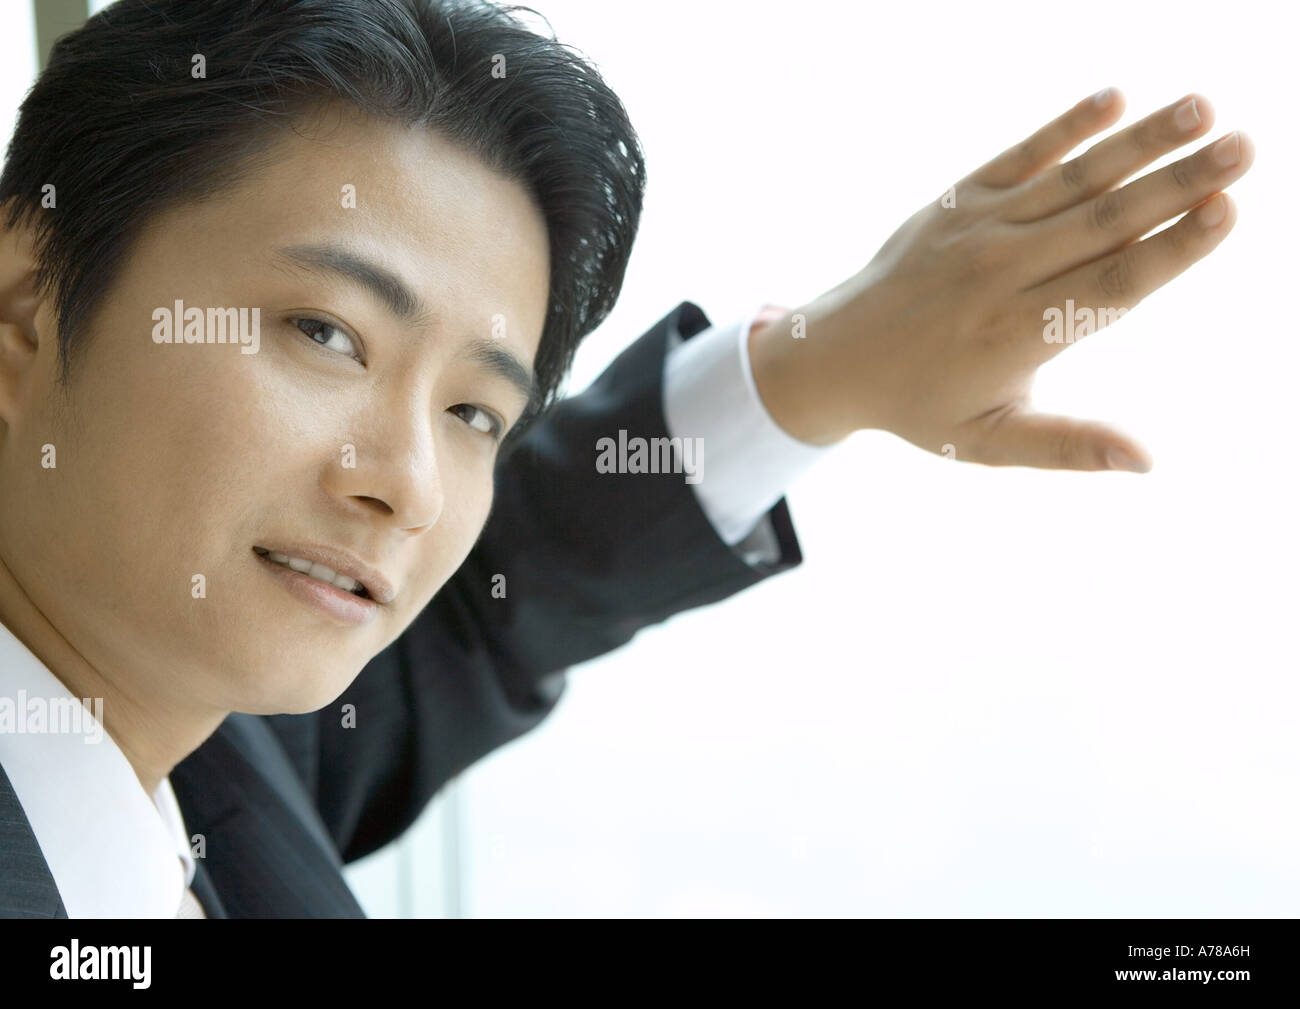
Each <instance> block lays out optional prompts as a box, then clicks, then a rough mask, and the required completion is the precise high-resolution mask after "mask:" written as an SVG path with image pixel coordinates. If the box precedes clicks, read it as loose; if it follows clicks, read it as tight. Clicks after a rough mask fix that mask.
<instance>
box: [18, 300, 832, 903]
mask: <svg viewBox="0 0 1300 1009" xmlns="http://www.w3.org/2000/svg"><path fill="white" fill-rule="evenodd" d="M759 312H760V309H755V310H754V311H753V312H751V313H749V315H747V316H746V317H745V318H743V319H741V320H738V321H737V322H735V323H733V324H732V325H729V326H725V327H717V326H715V327H712V328H710V329H708V330H706V331H704V332H702V333H699V334H697V335H696V336H694V337H692V338H691V339H690V340H687V341H682V340H680V339H677V340H675V341H674V343H675V345H674V346H672V347H671V348H670V349H669V352H668V354H667V356H666V359H665V362H664V386H663V396H664V416H665V420H666V422H667V428H668V434H669V436H670V437H679V438H687V437H691V438H701V439H703V445H704V447H705V450H706V451H707V453H708V457H707V463H708V468H707V469H706V470H705V471H704V473H705V476H704V479H702V480H701V481H700V482H698V483H694V484H691V487H692V488H693V489H694V492H695V494H696V495H697V497H698V500H699V502H700V506H701V508H702V510H703V511H704V513H705V514H706V515H707V516H708V518H709V521H710V522H711V523H712V524H713V527H714V528H715V529H716V530H717V531H718V535H719V537H720V538H721V539H722V540H723V541H724V542H725V543H727V544H728V545H729V546H732V547H734V548H735V549H736V550H737V551H739V552H740V554H741V556H742V557H744V558H745V559H746V561H747V562H748V563H751V564H753V563H756V562H757V561H759V560H766V561H772V560H775V559H777V557H778V556H779V551H778V549H777V544H776V536H775V533H774V532H773V530H772V528H771V522H770V520H768V519H767V518H766V517H765V516H766V513H767V512H768V511H769V510H770V509H771V508H772V505H774V504H775V503H776V502H777V501H778V500H780V498H781V496H782V495H783V494H784V493H785V488H786V487H787V486H788V485H789V484H790V483H791V482H792V481H793V480H794V479H795V478H796V477H798V476H799V475H800V474H801V473H802V472H804V471H805V470H806V469H807V468H808V467H809V466H811V465H812V464H813V463H815V462H816V461H817V460H818V459H820V458H822V457H823V456H824V455H826V453H827V452H828V451H830V449H829V448H824V447H819V446H813V445H808V444H806V443H804V442H800V441H797V440H795V439H794V438H792V437H790V436H789V435H788V434H786V433H785V431H783V430H782V429H781V428H780V427H779V426H777V424H776V422H775V421H774V420H773V419H772V417H771V415H770V414H769V413H768V412H767V409H766V408H765V407H764V406H763V403H762V400H761V399H760V398H759V395H758V390H757V388H756V387H755V385H754V376H753V372H752V370H751V368H750V363H749V344H748V338H749V331H750V328H751V326H752V324H753V323H754V321H755V319H756V317H757V316H758V315H759ZM20 690H22V691H25V692H26V693H25V696H26V697H27V698H33V697H40V698H51V697H60V698H67V697H70V696H72V695H71V694H70V693H69V691H68V690H67V689H66V688H65V687H64V686H63V684H62V683H61V682H60V681H59V680H58V678H57V677H55V676H54V674H53V673H51V672H50V670H49V669H47V668H46V667H45V665H44V664H43V663H42V662H41V660H40V659H38V658H37V657H36V656H35V655H33V654H32V653H31V652H30V651H29V650H28V649H27V647H26V646H25V645H24V644H23V643H22V642H21V641H19V640H18V639H17V638H16V637H15V636H14V635H13V633H12V632H11V631H10V630H9V629H8V628H7V627H5V626H4V625H3V624H2V623H0V697H8V698H14V699H17V698H18V697H20V696H23V695H20V694H19V691H20ZM19 715H20V716H21V712H19ZM87 720H88V721H93V716H89V717H88V719H87ZM98 735H99V736H100V740H99V742H88V741H87V737H86V736H84V735H81V734H76V733H66V732H65V733H45V734H36V733H27V734H16V733H15V734H10V733H5V732H0V766H2V767H3V768H4V771H5V774H6V775H8V777H9V781H10V783H11V784H12V785H13V788H14V792H15V794H16V795H17V796H18V801H19V802H21V803H22V806H23V811H24V812H25V813H26V814H27V819H28V820H29V821H30V823H31V826H32V832H33V833H34V834H35V835H36V841H37V843H38V844H39V845H40V848H41V853H42V854H43V855H44V856H45V861H46V862H47V863H48V864H49V867H50V872H51V873H52V874H53V876H54V881H55V884H56V885H57V886H58V888H59V894H60V895H61V896H62V898H63V904H64V907H65V908H66V910H67V912H68V917H69V918H105V917H115V918H146V917H147V918H174V917H176V912H177V908H179V907H180V903H181V897H182V894H183V892H184V889H185V888H186V887H188V886H189V885H190V884H191V883H192V882H193V880H194V871H195V866H194V859H193V857H192V856H191V853H190V847H189V842H188V838H187V833H186V829H185V824H184V822H183V820H182V817H181V812H180V808H179V806H178V805H177V802H176V796H175V793H174V792H173V791H172V787H171V782H170V781H169V780H168V779H166V778H164V779H163V781H162V783H161V784H160V785H159V786H158V790H157V791H156V792H155V793H154V794H153V796H152V798H150V796H148V795H146V794H145V790H144V788H143V786H142V785H141V784H140V782H139V779H137V778H136V776H135V772H134V771H133V770H132V769H131V765H130V763H129V762H128V761H127V759H126V757H125V756H124V755H123V753H122V751H121V750H120V749H119V748H118V747H117V744H115V743H114V742H113V740H112V739H111V738H110V737H109V736H108V734H107V733H106V732H100V733H99V734H98ZM52 786H53V787H52Z"/></svg>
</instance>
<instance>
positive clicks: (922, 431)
mask: <svg viewBox="0 0 1300 1009" xmlns="http://www.w3.org/2000/svg"><path fill="white" fill-rule="evenodd" d="M1108 90H1109V92H1110V94H1109V97H1104V98H1103V99H1102V100H1101V101H1100V102H1098V101H1096V100H1094V99H1093V98H1088V99H1085V100H1084V101H1082V102H1080V103H1079V104H1078V105H1076V106H1075V107H1074V108H1072V109H1071V110H1070V111H1068V112H1066V113H1065V114H1064V115H1062V116H1061V117H1059V118H1058V119H1056V120H1054V121H1053V122H1051V123H1049V124H1047V125H1046V126H1044V127H1043V128H1042V129H1040V130H1039V131H1038V132H1036V133H1035V134H1034V135H1033V136H1031V137H1029V139H1027V140H1025V141H1024V142H1023V143H1020V144H1017V145H1016V146H1014V147H1012V148H1009V149H1008V150H1007V151H1006V152H1005V153H1003V154H1001V155H999V156H998V157H996V158H994V159H993V160H992V161H990V162H989V163H988V164H986V165H984V166H983V167H982V168H980V169H979V170H977V171H975V172H973V173H972V174H970V175H968V176H967V177H966V178H964V179H962V180H961V181H960V182H958V183H957V184H956V186H955V187H954V190H950V192H949V194H947V196H946V197H945V198H943V199H940V200H936V201H935V202H934V203H933V204H930V205H929V206H926V207H923V208H922V209H921V210H920V211H918V212H917V213H916V214H914V215H913V216H912V217H911V218H910V219H909V220H908V221H907V222H906V223H905V224H904V225H903V226H902V227H901V228H899V229H898V231H896V232H895V233H894V235H893V236H892V237H891V238H890V239H889V240H888V241H887V242H886V243H885V244H884V246H883V247H882V248H881V249H880V251H879V252H878V253H876V256H875V258H873V259H872V260H871V262H870V263H868V264H867V266H866V267H865V268H864V269H863V270H862V271H861V272H860V273H858V274H856V275H855V276H853V277H852V278H850V279H849V280H847V281H845V282H844V283H842V284H840V285H839V286H838V287H836V288H834V289H833V290H831V291H829V292H828V293H826V294H824V295H822V296H821V297H819V298H817V299H816V300H814V301H813V302H811V303H810V304H808V305H806V306H804V307H801V308H798V309H795V310H794V312H793V313H786V314H785V315H784V317H783V318H782V319H781V320H779V321H777V322H774V323H770V324H767V325H765V326H761V327H760V326H755V327H754V329H753V330H752V331H751V336H750V359H751V361H752V362H753V368H754V378H755V383H756V384H757V386H758V390H759V394H760V395H761V396H762V398H763V401H764V404H765V405H766V406H767V407H768V409H769V411H770V412H771V414H772V416H773V418H774V419H775V420H776V421H777V423H779V424H780V425H781V426H782V427H783V428H784V429H785V430H786V431H787V432H789V433H790V434H791V435H793V436H794V437H796V438H799V439H801V440H803V441H807V442H810V443H813V444H829V443H831V442H834V441H838V440H839V439H841V438H843V437H845V436H847V435H848V434H850V433H852V432H853V431H856V430H861V429H866V428H876V429H881V430H886V431H891V432H893V433H894V434H896V435H898V436H899V437H901V438H905V439H907V440H908V441H910V442H912V443H913V444H914V445H918V446H920V447H921V448H924V449H928V450H929V451H931V452H936V453H940V452H943V450H944V448H943V447H944V446H945V445H950V446H953V448H955V454H956V456H957V458H959V459H963V460H966V461H968V462H980V463H985V464H988V465H993V466H1035V467H1041V468H1047V469H1073V470H1098V469H1117V468H1123V469H1133V470H1137V471H1139V472H1145V471H1146V470H1148V469H1150V461H1149V459H1148V457H1147V455H1146V453H1145V452H1144V451H1143V450H1142V448H1141V447H1140V446H1138V445H1137V444H1136V443H1135V442H1134V441H1132V440H1131V439H1129V438H1128V437H1126V436H1125V435H1123V434H1122V433H1120V432H1119V431H1117V430H1116V429H1114V428H1111V427H1107V426H1106V425H1104V424H1101V423H1098V422H1095V421H1081V420H1076V419H1074V418H1071V417H1063V416H1055V415H1049V414H1043V413H1036V412H1034V411H1033V410H1032V409H1031V406H1030V393H1031V390H1032V386H1033V379H1034V374H1035V372H1036V371H1037V369H1038V367H1039V366H1040V365H1042V364H1043V363H1044V362H1046V361H1048V360H1050V359H1051V358H1053V357H1055V356H1056V355H1057V354H1059V353H1060V352H1061V351H1062V350H1064V349H1065V348H1066V347H1068V346H1070V343H1071V342H1073V340H1075V339H1078V338H1080V336H1082V335H1086V332H1087V315H1086V313H1085V312H1084V310H1085V309H1087V310H1090V311H1091V313H1092V315H1093V316H1094V322H1093V324H1092V325H1093V328H1094V329H1098V328H1101V327H1103V326H1105V325H1106V324H1107V323H1108V322H1109V321H1113V319H1114V318H1116V317H1117V316H1118V315H1120V314H1123V313H1122V311H1119V310H1124V311H1127V310H1129V309H1132V308H1133V307H1134V306H1136V305H1137V303H1138V302H1140V301H1141V300H1142V299H1143V298H1144V297H1146V295H1148V294H1149V293H1150V292H1152V291H1154V290H1155V289H1156V288H1158V287H1160V286H1161V285H1163V284H1165V283H1167V282H1168V281H1170V280H1171V279H1173V278H1174V277H1176V276H1178V275H1179V274H1180V273H1182V272H1183V271H1184V270H1186V269H1187V268H1188V267H1189V266H1191V265H1192V264H1193V263H1194V262H1196V261H1197V260H1198V259H1200V258H1201V257H1202V256H1205V255H1207V254H1208V253H1209V252H1210V251H1211V250H1213V249H1214V248H1215V247H1216V246H1217V245H1218V244H1219V242H1221V241H1222V240H1223V238H1224V237H1225V236H1226V235H1227V233H1228V232H1229V231H1230V230H1231V229H1232V226H1233V224H1234V222H1235V221H1236V219H1237V213H1236V210H1235V208H1234V206H1233V203H1232V201H1231V200H1230V199H1229V198H1228V197H1227V195H1226V194H1224V193H1222V192H1221V191H1222V190H1223V189H1224V188H1225V187H1227V186H1229V185H1231V184H1232V183H1233V182H1235V181H1236V180H1237V179H1239V178H1241V176H1242V175H1244V174H1245V172H1246V171H1247V169H1249V167H1250V165H1251V162H1252V161H1253V159H1254V146H1253V145H1252V144H1251V142H1250V140H1249V139H1248V138H1247V137H1246V136H1245V134H1243V133H1240V132H1237V133H1231V134H1228V136H1227V137H1226V138H1223V139H1221V140H1219V141H1217V142H1216V143H1214V144H1210V145H1207V146H1206V147H1203V148H1202V149H1201V150H1198V151H1196V152H1195V153H1193V154H1190V155H1189V156H1187V157H1185V158H1183V159H1181V160H1179V161H1177V162H1175V163H1174V164H1172V165H1169V166H1168V167H1166V168H1163V169H1160V170H1159V171H1156V172H1152V173H1150V174H1147V175H1144V176H1142V177H1141V178H1139V179H1136V180H1135V181H1133V182H1131V183H1129V184H1128V185H1126V186H1123V187H1122V188H1117V187H1119V186H1120V183H1122V182H1123V181H1124V180H1125V179H1127V178H1128V177H1129V176H1131V175H1133V174H1134V173H1135V172H1137V171H1138V170H1139V169H1141V168H1142V167H1143V166H1145V165H1148V164H1150V163H1151V162H1153V161H1155V160H1156V159H1157V158H1159V157H1161V156H1163V155H1164V154H1167V153H1168V152H1170V151H1172V150H1175V149H1176V148H1178V147H1181V146H1182V145H1183V144H1186V143H1188V142H1189V141H1191V140H1194V139H1196V138H1198V137H1200V136H1202V135H1204V134H1205V133H1206V132H1207V131H1208V130H1209V128H1210V126H1211V124H1212V123H1213V119H1214V111H1213V109H1212V108H1211V107H1210V103H1209V101H1207V100H1206V99H1205V98H1204V97H1202V96H1201V95H1198V94H1193V95H1188V96H1187V97H1186V98H1183V99H1180V100H1179V101H1177V102H1175V103H1174V104H1172V105H1170V106H1168V107H1166V108H1164V109H1161V110H1160V111H1158V112H1156V113H1154V114H1153V115H1151V116H1148V117H1147V118H1146V119H1143V120H1142V121H1141V122H1138V123H1135V124H1134V125H1132V126H1130V127H1128V128H1127V129H1124V130H1122V131H1120V132H1119V133H1116V134H1115V135H1114V136H1111V137H1108V138H1106V139H1105V140H1103V141H1101V142H1100V143H1097V144H1095V145H1094V146H1093V147H1091V148H1090V149H1089V150H1087V151H1086V152H1085V153H1083V154H1081V155H1080V156H1079V157H1077V158H1074V159H1072V160H1070V161H1067V162H1066V163H1065V164H1058V162H1059V161H1060V159H1061V158H1062V157H1064V156H1065V155H1066V154H1067V153H1069V152H1070V151H1071V150H1072V149H1073V148H1074V147H1075V146H1076V145H1078V144H1079V143H1080V142H1082V141H1083V140H1084V139H1085V138H1087V137H1089V136H1092V135H1094V134H1096V133H1099V132H1101V131H1102V130H1104V129H1106V128H1107V127H1108V126H1110V125H1112V124H1113V123H1114V122H1115V121H1116V120H1117V119H1118V118H1119V116H1120V113H1121V112H1122V110H1123V99H1122V97H1121V96H1120V94H1119V93H1118V92H1117V91H1115V90H1114V89H1108ZM1102 94H1103V95H1105V93H1104V92H1103V93H1102ZM954 192H955V205H951V204H953V202H954V201H953V195H954ZM944 204H950V205H949V206H945V205H944ZM1193 208H1195V209H1193ZM1187 210H1192V211H1193V212H1192V213H1189V214H1187V215H1186V216H1185V217H1183V218H1182V220H1180V221H1178V223H1176V224H1174V225H1173V226H1171V227H1169V228H1167V229H1166V230H1164V231H1162V232H1160V233H1159V234H1157V235H1153V236H1151V237H1149V238H1146V239H1144V240H1142V241H1138V239H1140V238H1141V237H1142V236H1143V235H1145V234H1146V233H1147V232H1149V231H1151V230H1152V229H1153V228H1156V227H1159V226H1160V225H1161V224H1163V223H1164V222H1166V221H1168V220H1170V219H1171V218H1173V217H1175V216H1177V215H1179V214H1182V213H1183V212H1184V211H1187ZM1053 310H1055V311H1053ZM799 316H802V317H803V323H802V329H801V328H800V320H799V318H798V317H799ZM801 333H802V336H801ZM1054 340H1057V341H1060V342H1053V341H1054Z"/></svg>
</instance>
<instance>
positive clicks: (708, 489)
mask: <svg viewBox="0 0 1300 1009" xmlns="http://www.w3.org/2000/svg"><path fill="white" fill-rule="evenodd" d="M760 311H761V308H756V309H754V311H753V312H750V313H749V314H748V315H746V316H745V317H744V318H743V319H741V320H740V321H739V322H736V323H733V324H731V325H729V326H713V327H711V328H709V329H707V330H705V331H704V332H703V333H699V334H697V335H696V336H693V337H691V339H689V340H682V339H681V338H680V336H677V335H675V334H673V335H670V337H669V338H670V339H671V340H672V341H673V345H671V346H670V347H669V351H668V355H667V358H666V360H665V362H664V419H665V421H666V422H667V426H668V434H669V437H672V438H700V439H702V441H700V442H697V443H696V444H699V445H701V446H702V447H703V451H704V455H705V457H706V461H707V466H705V467H703V472H704V478H703V479H701V480H700V481H699V482H698V483H694V484H692V485H691V486H692V487H693V488H694V490H695V494H696V497H697V498H698V500H699V502H700V507H701V508H702V509H703V510H704V513H705V515H707V516H708V518H709V521H710V522H711V523H712V524H713V528H714V529H716V530H717V532H718V536H719V537H721V539H722V540H723V542H725V543H726V544H727V545H728V546H732V547H736V548H737V549H739V550H740V551H741V553H742V555H748V554H750V553H753V554H754V556H755V558H756V559H762V560H775V559H776V556H777V554H776V537H775V534H774V532H773V530H772V529H771V528H770V525H771V523H769V522H766V521H762V522H761V521H760V520H762V519H763V517H764V516H765V515H766V514H767V513H768V512H769V511H770V510H771V509H772V506H773V505H775V504H776V503H777V502H778V501H779V500H781V498H782V497H783V496H784V495H785V492H786V489H787V488H788V487H789V486H790V484H791V483H793V482H794V481H795V480H796V479H797V478H798V477H799V476H800V475H802V474H803V473H804V472H806V471H807V470H808V469H809V468H810V467H811V466H812V465H813V464H814V463H816V462H817V460H819V459H821V458H823V457H824V456H825V455H827V454H828V453H829V452H830V451H831V450H832V449H833V448H834V447H835V446H833V445H826V446H823V445H809V444H808V443H807V442H802V441H799V440H798V439H797V438H794V437H792V436H791V435H789V434H787V433H786V431H785V430H784V429H783V428H782V427H781V426H780V425H779V424H777V422H776V421H775V420H773V419H772V415H771V414H769V413H768V412H767V407H765V406H764V405H763V400H762V398H761V397H760V396H759V394H758V387H757V386H756V385H755V384H754V373H753V369H752V368H751V366H750V361H749V330H750V327H751V326H752V325H753V322H754V319H755V317H756V316H757V315H758V313H759V312H760ZM746 560H750V557H749V556H746ZM751 563H752V561H751Z"/></svg>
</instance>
